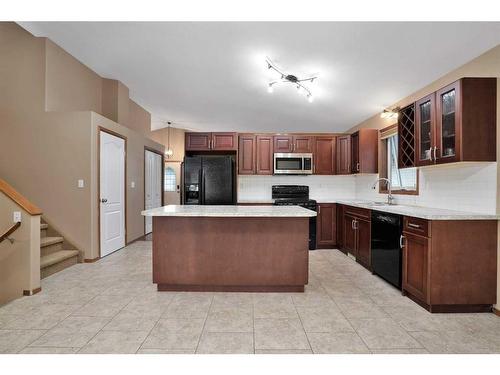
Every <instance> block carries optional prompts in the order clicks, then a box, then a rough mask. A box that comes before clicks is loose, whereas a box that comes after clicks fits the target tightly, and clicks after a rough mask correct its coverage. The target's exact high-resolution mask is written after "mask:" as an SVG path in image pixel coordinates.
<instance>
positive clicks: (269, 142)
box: [238, 134, 273, 174]
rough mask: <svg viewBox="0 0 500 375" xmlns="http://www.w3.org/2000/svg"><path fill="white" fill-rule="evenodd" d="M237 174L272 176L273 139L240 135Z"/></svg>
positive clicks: (267, 136) (262, 136)
mask: <svg viewBox="0 0 500 375" xmlns="http://www.w3.org/2000/svg"><path fill="white" fill-rule="evenodd" d="M238 173H239V174H273V137H272V136H270V135H255V134H240V136H239V147H238Z"/></svg>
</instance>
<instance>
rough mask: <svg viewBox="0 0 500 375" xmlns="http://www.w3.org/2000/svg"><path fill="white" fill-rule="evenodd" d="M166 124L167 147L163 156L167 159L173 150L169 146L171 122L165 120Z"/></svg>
mask: <svg viewBox="0 0 500 375" xmlns="http://www.w3.org/2000/svg"><path fill="white" fill-rule="evenodd" d="M167 124H168V128H167V137H168V140H167V149H166V150H165V157H166V158H167V159H169V158H171V157H172V155H173V154H174V151H173V150H172V149H171V148H170V125H171V124H172V123H171V122H170V121H169V122H167Z"/></svg>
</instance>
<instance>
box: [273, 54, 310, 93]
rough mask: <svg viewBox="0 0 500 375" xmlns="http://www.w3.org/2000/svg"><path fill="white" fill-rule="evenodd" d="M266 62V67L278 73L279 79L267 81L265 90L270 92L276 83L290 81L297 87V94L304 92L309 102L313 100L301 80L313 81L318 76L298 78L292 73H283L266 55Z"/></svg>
mask: <svg viewBox="0 0 500 375" xmlns="http://www.w3.org/2000/svg"><path fill="white" fill-rule="evenodd" d="M266 63H267V69H272V70H274V71H275V72H276V73H278V74H279V75H280V79H278V80H276V81H272V82H269V83H268V86H267V92H269V93H272V92H273V91H274V88H273V86H274V85H276V84H278V83H291V84H293V85H295V86H296V87H297V92H298V93H299V94H302V93H305V95H306V98H307V100H308V101H309V103H312V102H313V101H314V97H313V94H312V92H311V90H310V89H309V88H307V87H306V86H304V84H303V82H310V83H313V82H314V80H315V79H316V78H318V77H309V78H303V79H299V78H298V77H297V76H295V75H293V74H285V73H283V71H282V70H281V69H279V68H278V67H277V66H276V65H275V64H274V63H273V62H272V61H271V59H270V58H269V57H266Z"/></svg>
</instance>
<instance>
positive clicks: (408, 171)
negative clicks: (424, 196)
mask: <svg viewBox="0 0 500 375" xmlns="http://www.w3.org/2000/svg"><path fill="white" fill-rule="evenodd" d="M387 174H388V179H389V180H390V181H391V187H392V190H410V191H411V190H417V168H404V169H399V168H398V135H397V134H396V135H393V136H390V137H388V138H387Z"/></svg>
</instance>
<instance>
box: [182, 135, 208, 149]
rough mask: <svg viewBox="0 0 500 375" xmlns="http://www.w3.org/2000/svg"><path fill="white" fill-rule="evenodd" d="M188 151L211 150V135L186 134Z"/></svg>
mask: <svg viewBox="0 0 500 375" xmlns="http://www.w3.org/2000/svg"><path fill="white" fill-rule="evenodd" d="M185 137H186V146H185V148H186V151H207V150H210V144H211V141H212V134H211V133H186V136H185Z"/></svg>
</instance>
